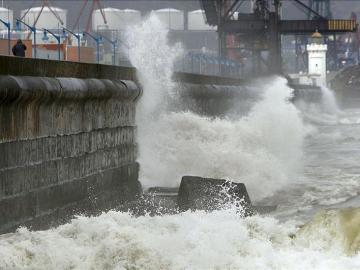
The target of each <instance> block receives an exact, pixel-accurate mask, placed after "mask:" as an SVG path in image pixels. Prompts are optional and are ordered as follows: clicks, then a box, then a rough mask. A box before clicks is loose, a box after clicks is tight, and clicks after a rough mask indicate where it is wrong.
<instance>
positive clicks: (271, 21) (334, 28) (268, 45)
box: [200, 0, 357, 73]
mask: <svg viewBox="0 0 360 270" xmlns="http://www.w3.org/2000/svg"><path fill="white" fill-rule="evenodd" d="M288 1H289V2H291V3H292V4H293V5H295V6H296V7H298V8H299V9H300V10H302V11H305V12H307V14H308V18H307V19H304V20H288V19H286V20H285V19H282V18H281V6H282V4H283V0H251V4H252V10H251V12H250V13H249V12H244V9H243V6H244V3H245V2H249V1H248V0H200V4H201V6H202V8H203V9H204V10H205V16H206V21H207V23H208V24H209V25H212V26H217V31H218V40H219V54H220V55H221V56H222V57H226V56H227V55H229V53H231V52H232V51H233V50H237V49H239V48H245V49H247V50H249V51H251V53H252V60H253V67H254V72H257V73H259V72H261V67H262V66H265V67H266V72H267V73H281V72H282V59H281V35H290V34H291V35H305V34H309V33H313V32H315V31H316V30H318V31H319V32H320V33H322V34H336V33H348V32H356V31H357V23H356V21H355V20H353V19H344V20H339V19H331V18H327V17H326V16H325V15H323V10H329V11H330V6H329V1H330V0H327V1H325V0H310V2H307V3H305V2H304V1H302V0H288ZM235 14H236V15H237V16H234V15H235ZM234 37H235V39H237V40H238V41H237V42H236V46H232V47H230V46H228V44H229V42H228V41H229V40H231V38H232V39H234ZM263 52H265V54H266V55H267V57H266V58H264V57H263V54H264V53H263Z"/></svg>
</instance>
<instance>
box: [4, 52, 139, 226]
mask: <svg viewBox="0 0 360 270" xmlns="http://www.w3.org/2000/svg"><path fill="white" fill-rule="evenodd" d="M11 60H12V61H13V62H11V61H10V58H9V57H0V66H1V67H2V68H1V72H0V73H1V74H2V75H0V233H4V232H9V231H13V230H14V229H15V228H17V227H18V226H19V225H26V226H31V227H32V228H33V229H39V228H48V227H50V226H52V225H57V224H60V223H62V222H65V221H66V220H67V218H69V217H71V216H72V215H73V214H79V213H83V214H96V213H99V212H101V211H103V210H107V209H110V208H114V207H116V206H118V205H121V204H123V203H124V202H126V201H129V200H133V199H135V198H136V196H138V195H139V194H141V185H140V183H139V182H138V170H139V165H138V164H137V163H136V155H137V144H136V141H135V138H136V135H135V134H136V127H135V109H136V102H137V99H138V98H139V96H140V94H141V90H140V88H139V87H138V86H137V85H136V83H135V82H134V81H133V80H130V79H132V78H133V77H132V76H134V72H133V70H132V69H129V68H122V69H119V70H117V71H116V70H115V71H112V70H111V69H109V66H98V65H88V64H75V63H66V62H61V63H57V62H53V61H46V60H29V59H21V58H11ZM3 63H5V64H4V65H3ZM7 64H8V65H9V69H7V68H4V66H7ZM68 68H69V69H68ZM71 70H72V71H73V73H71V72H70V71H71ZM74 70H75V71H74ZM107 72H108V73H107ZM9 73H10V74H9ZM11 73H14V74H15V75H11ZM104 74H107V75H106V76H105V75H104ZM109 74H110V75H109ZM71 75H75V76H77V77H76V78H74V77H70V76H71ZM62 76H63V77H62ZM87 76H88V77H89V78H86V77H87Z"/></svg>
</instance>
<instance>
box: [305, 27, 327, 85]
mask: <svg viewBox="0 0 360 270" xmlns="http://www.w3.org/2000/svg"><path fill="white" fill-rule="evenodd" d="M311 38H312V41H311V44H308V45H307V46H306V51H307V53H308V75H309V76H310V77H311V78H312V80H313V84H315V85H317V86H326V51H327V45H326V44H323V38H322V35H321V34H320V33H319V32H318V31H317V30H316V32H315V33H314V34H313V35H312V36H311Z"/></svg>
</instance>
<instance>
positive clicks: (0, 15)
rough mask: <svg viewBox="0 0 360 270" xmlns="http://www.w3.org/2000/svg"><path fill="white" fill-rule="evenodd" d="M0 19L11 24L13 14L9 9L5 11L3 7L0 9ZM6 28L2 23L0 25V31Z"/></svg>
mask: <svg viewBox="0 0 360 270" xmlns="http://www.w3.org/2000/svg"><path fill="white" fill-rule="evenodd" d="M0 19H2V20H3V21H4V22H10V24H11V25H12V24H13V20H14V12H13V11H12V10H11V9H7V8H4V7H0ZM6 29H7V28H6V27H5V25H3V24H2V23H1V24H0V30H6Z"/></svg>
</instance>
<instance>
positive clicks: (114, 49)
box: [112, 42, 116, 66]
mask: <svg viewBox="0 0 360 270" xmlns="http://www.w3.org/2000/svg"><path fill="white" fill-rule="evenodd" d="M112 45H113V54H114V55H113V61H112V62H113V66H115V55H116V48H115V42H114V43H113V44H112Z"/></svg>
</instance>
